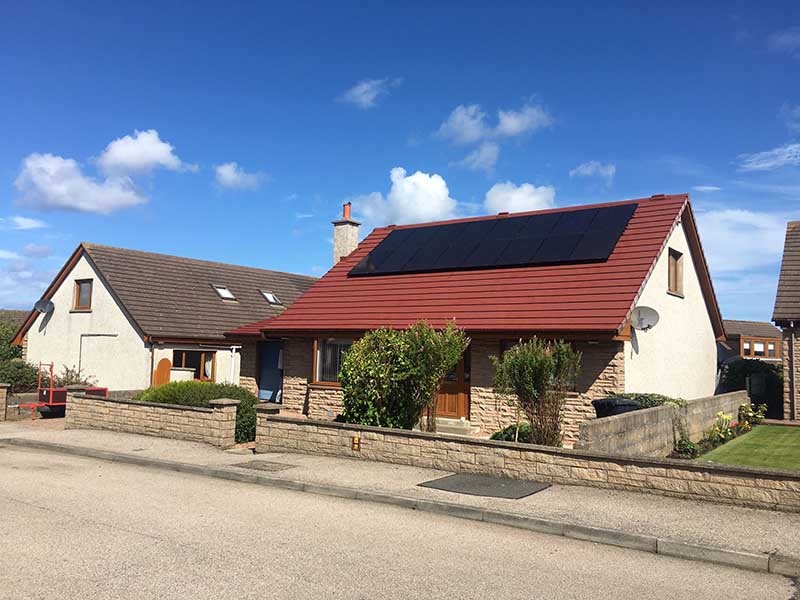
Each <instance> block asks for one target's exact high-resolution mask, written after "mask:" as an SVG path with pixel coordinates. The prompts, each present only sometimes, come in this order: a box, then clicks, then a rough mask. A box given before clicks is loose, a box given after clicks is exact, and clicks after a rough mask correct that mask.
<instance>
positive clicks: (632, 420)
mask: <svg viewBox="0 0 800 600" xmlns="http://www.w3.org/2000/svg"><path fill="white" fill-rule="evenodd" d="M749 403H750V400H749V398H748V397H747V392H731V393H729V394H720V395H718V396H710V397H708V398H698V399H696V400H689V401H687V402H686V406H680V407H679V406H670V405H664V406H656V407H654V408H646V409H644V410H636V411H633V412H629V413H625V414H622V415H615V416H613V417H605V418H603V419H593V420H591V421H584V422H583V423H581V425H580V439H579V440H578V442H577V443H576V444H575V447H576V448H580V449H583V450H591V451H595V452H613V453H615V454H623V455H625V456H667V455H668V454H669V453H670V452H672V449H673V448H674V447H675V442H676V441H677V440H678V438H679V437H680V431H679V430H678V427H679V426H681V427H684V428H685V429H686V434H687V435H688V436H689V439H690V440H692V441H694V442H696V441H698V440H699V439H700V438H702V437H703V434H704V433H705V431H706V430H707V429H708V428H709V427H711V426H712V425H713V424H714V421H716V419H717V413H718V412H723V413H725V414H732V415H733V418H734V420H736V414H737V413H738V411H739V407H740V406H741V405H742V404H749Z"/></svg>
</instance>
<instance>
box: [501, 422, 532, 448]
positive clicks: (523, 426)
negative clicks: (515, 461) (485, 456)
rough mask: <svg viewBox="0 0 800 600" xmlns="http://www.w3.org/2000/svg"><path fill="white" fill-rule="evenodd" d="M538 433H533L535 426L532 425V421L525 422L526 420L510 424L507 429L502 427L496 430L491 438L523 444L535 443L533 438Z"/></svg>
mask: <svg viewBox="0 0 800 600" xmlns="http://www.w3.org/2000/svg"><path fill="white" fill-rule="evenodd" d="M517 428H519V433H517ZM536 437H537V436H536V435H534V433H533V428H532V427H531V424H530V423H525V422H524V421H523V422H521V423H518V424H514V425H509V426H508V427H506V428H505V429H501V430H500V431H495V432H494V433H493V434H492V437H491V439H493V440H501V441H504V442H521V443H523V444H534V443H536V442H534V441H533V440H534V439H536Z"/></svg>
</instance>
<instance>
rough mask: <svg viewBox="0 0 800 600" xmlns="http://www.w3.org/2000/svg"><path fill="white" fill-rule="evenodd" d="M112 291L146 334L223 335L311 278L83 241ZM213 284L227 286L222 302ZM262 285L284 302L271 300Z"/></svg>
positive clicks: (269, 312)
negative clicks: (231, 298) (231, 297)
mask: <svg viewBox="0 0 800 600" xmlns="http://www.w3.org/2000/svg"><path fill="white" fill-rule="evenodd" d="M82 246H83V248H84V249H85V251H86V254H87V255H88V256H89V258H90V259H91V261H92V262H94V264H95V265H96V266H97V268H98V269H99V271H100V273H101V274H102V276H103V277H104V278H105V279H106V281H107V282H108V284H109V285H110V287H111V289H112V290H113V293H114V294H116V296H117V298H118V299H119V301H120V302H121V303H122V305H123V306H124V307H125V309H126V310H127V311H128V313H129V314H130V316H131V317H132V318H133V320H134V321H136V323H137V324H138V325H139V327H140V329H141V330H142V332H143V333H144V334H145V335H149V336H154V337H160V338H177V339H197V340H201V339H202V340H223V339H224V337H223V334H224V333H225V332H226V331H229V330H231V329H235V328H236V327H239V326H241V325H244V324H246V323H250V322H252V321H255V320H258V319H266V318H269V317H271V316H276V315H278V314H280V313H281V312H283V311H284V310H285V308H286V307H288V306H289V305H290V304H292V302H294V301H295V300H296V299H297V298H298V297H299V296H300V295H301V294H302V293H303V292H305V291H306V290H307V289H308V288H309V287H311V285H312V284H313V283H314V282H315V281H316V278H315V277H308V276H305V275H296V274H293V273H282V272H279V271H268V270H265V269H255V268H251V267H242V266H238V265H229V264H224V263H217V262H209V261H205V260H195V259H191V258H182V257H178V256H168V255H164V254H154V253H151V252H141V251H139V250H127V249H123V248H112V247H109V246H99V245H96V244H88V243H84V244H82ZM212 284H217V285H223V286H225V287H227V288H228V289H229V290H230V291H231V292H232V293H233V294H234V296H236V302H226V301H223V300H222V299H221V298H220V297H219V295H218V294H217V292H216V291H215V290H214V289H213V287H212ZM260 290H264V291H268V292H272V293H273V294H275V295H277V297H278V298H279V299H280V301H281V302H282V306H275V305H270V304H269V303H268V302H267V301H266V300H265V299H264V296H263V295H262V294H261V291H260Z"/></svg>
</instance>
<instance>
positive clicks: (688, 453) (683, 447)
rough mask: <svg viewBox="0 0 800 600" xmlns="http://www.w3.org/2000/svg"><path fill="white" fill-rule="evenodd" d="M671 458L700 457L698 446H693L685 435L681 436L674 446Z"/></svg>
mask: <svg viewBox="0 0 800 600" xmlns="http://www.w3.org/2000/svg"><path fill="white" fill-rule="evenodd" d="M671 456H672V458H687V459H691V458H697V457H698V456H700V446H698V445H697V444H695V443H694V442H693V441H691V440H690V439H689V437H688V436H687V435H686V434H682V435H681V437H680V438H678V442H677V443H676V444H675V451H674V452H673V453H672V455H671Z"/></svg>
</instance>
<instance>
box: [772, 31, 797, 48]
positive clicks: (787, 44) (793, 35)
mask: <svg viewBox="0 0 800 600" xmlns="http://www.w3.org/2000/svg"><path fill="white" fill-rule="evenodd" d="M767 44H768V45H769V47H770V48H772V49H773V50H780V51H784V52H794V51H795V50H800V27H793V28H791V29H785V30H784V31H776V32H775V33H773V34H772V35H771V36H769V38H768V39H767Z"/></svg>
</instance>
